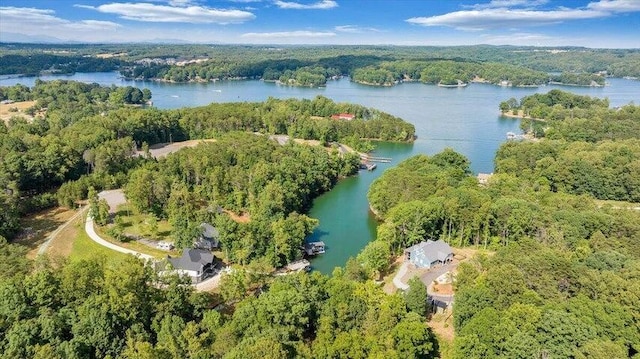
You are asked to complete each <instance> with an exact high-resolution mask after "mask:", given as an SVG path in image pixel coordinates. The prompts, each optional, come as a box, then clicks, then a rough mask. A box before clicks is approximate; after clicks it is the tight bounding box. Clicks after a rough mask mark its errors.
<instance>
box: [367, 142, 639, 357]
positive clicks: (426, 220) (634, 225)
mask: <svg viewBox="0 0 640 359" xmlns="http://www.w3.org/2000/svg"><path fill="white" fill-rule="evenodd" d="M531 148H532V147H520V148H519V149H518V153H519V156H522V157H530V156H532V154H531V153H532V152H533V151H532V150H531ZM592 156H594V155H593V154H592ZM443 159H446V160H445V161H443ZM587 176H588V174H587ZM368 197H369V200H370V202H371V205H372V208H373V209H374V210H375V211H376V213H377V214H378V216H379V217H380V218H381V219H383V222H382V223H381V224H380V225H379V227H378V234H377V239H376V240H374V241H373V242H371V243H369V244H368V245H367V246H366V247H365V248H364V249H363V251H362V252H361V253H360V254H359V255H358V257H357V258H356V262H358V263H359V264H360V266H362V267H363V268H365V269H366V270H367V273H368V274H369V275H370V276H372V277H377V276H378V275H379V274H380V273H386V272H387V271H388V270H389V266H390V264H391V262H392V258H393V257H394V256H397V255H400V254H401V253H402V251H403V250H404V248H407V247H408V246H411V245H413V244H415V243H419V242H421V241H423V240H425V239H442V240H444V241H446V242H448V243H450V244H451V245H455V246H461V247H463V246H474V247H476V248H489V249H493V250H495V251H496V254H495V255H492V256H489V257H487V256H480V257H478V258H476V259H474V260H472V261H471V262H469V263H464V264H461V265H460V267H459V274H458V276H457V278H456V282H455V287H456V299H455V303H454V309H453V313H454V315H453V317H454V325H455V330H456V338H455V340H454V348H453V357H454V358H468V357H483V358H484V357H488V358H493V357H495V358H498V357H514V358H531V357H540V356H548V357H574V358H607V357H610V356H611V355H613V356H615V357H620V358H625V357H632V356H634V355H636V354H637V353H638V351H639V350H640V347H638V344H637V343H640V332H638V330H637V328H638V327H639V324H640V315H638V310H637V308H635V304H633V303H635V301H636V299H637V298H639V295H640V292H639V291H638V288H637V286H634V285H633V284H632V282H633V281H634V280H635V279H634V278H635V276H637V275H638V273H639V272H638V270H639V269H640V255H639V253H640V246H639V245H638V244H639V243H640V242H638V238H639V236H640V226H639V225H638V223H640V215H639V214H638V213H636V211H633V210H626V209H620V208H616V207H614V206H601V205H599V204H598V203H597V202H596V201H595V200H594V198H593V197H592V196H591V195H584V194H583V195H577V194H569V193H566V192H562V191H558V192H555V191H553V190H552V188H550V186H549V185H548V184H547V183H545V182H542V181H537V180H535V179H530V178H528V177H524V176H520V175H519V171H518V170H517V169H513V168H509V169H505V170H503V171H500V172H499V173H498V174H494V175H493V176H492V177H491V178H490V179H489V182H488V183H487V184H486V185H479V184H478V181H477V180H476V178H474V177H471V176H469V175H468V161H466V159H465V158H464V157H462V156H461V155H458V154H455V153H454V152H453V151H451V150H445V151H444V152H442V153H439V154H436V155H434V156H432V157H427V156H424V155H419V156H416V157H413V158H410V159H408V160H406V161H404V162H403V163H401V164H400V165H398V167H396V168H393V169H390V170H388V171H387V172H385V173H384V174H383V175H382V176H381V177H380V178H379V179H378V180H376V181H375V182H374V183H373V184H372V186H371V189H370V192H369V196H368ZM614 283H615V284H614ZM613 287H615V288H613ZM630 328H633V329H630Z"/></svg>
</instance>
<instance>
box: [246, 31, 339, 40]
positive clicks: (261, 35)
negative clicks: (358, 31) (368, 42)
mask: <svg viewBox="0 0 640 359" xmlns="http://www.w3.org/2000/svg"><path fill="white" fill-rule="evenodd" d="M333 36H336V33H335V32H329V31H306V30H298V31H281V32H248V33H246V34H242V35H240V37H243V38H253V39H283V38H319V37H333Z"/></svg>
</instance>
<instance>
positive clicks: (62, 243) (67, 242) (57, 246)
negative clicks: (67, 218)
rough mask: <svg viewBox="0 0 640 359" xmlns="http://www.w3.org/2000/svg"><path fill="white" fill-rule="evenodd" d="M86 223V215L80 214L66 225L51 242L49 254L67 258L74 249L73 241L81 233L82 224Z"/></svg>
mask: <svg viewBox="0 0 640 359" xmlns="http://www.w3.org/2000/svg"><path fill="white" fill-rule="evenodd" d="M83 224H84V216H80V217H78V218H76V219H75V220H73V223H70V224H69V225H68V226H66V227H65V228H64V229H63V230H62V231H60V233H58V235H57V236H55V237H54V238H53V239H52V240H51V243H50V244H49V249H48V250H47V255H49V257H51V258H54V259H55V258H67V257H69V255H70V254H71V251H72V250H73V242H74V241H75V239H76V238H77V237H78V235H79V234H80V231H81V230H84V229H83V228H82V225H83Z"/></svg>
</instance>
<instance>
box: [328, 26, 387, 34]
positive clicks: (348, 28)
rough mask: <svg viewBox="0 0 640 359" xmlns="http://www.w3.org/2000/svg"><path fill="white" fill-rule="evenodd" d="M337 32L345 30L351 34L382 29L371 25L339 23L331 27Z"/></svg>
mask: <svg viewBox="0 0 640 359" xmlns="http://www.w3.org/2000/svg"><path fill="white" fill-rule="evenodd" d="M333 29H334V30H335V31H338V32H346V33H351V34H362V33H365V32H382V30H379V29H376V28H373V27H362V26H358V25H340V26H336V27H334V28H333Z"/></svg>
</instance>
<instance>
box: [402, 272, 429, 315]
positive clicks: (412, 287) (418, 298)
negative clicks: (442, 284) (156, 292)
mask: <svg viewBox="0 0 640 359" xmlns="http://www.w3.org/2000/svg"><path fill="white" fill-rule="evenodd" d="M404 299H405V300H406V301H407V307H408V308H409V310H411V311H412V312H415V313H417V314H419V315H420V316H422V317H426V316H427V311H428V309H429V303H428V302H427V286H426V285H424V283H422V281H421V280H420V278H419V277H413V278H411V279H410V280H409V289H408V290H407V292H406V293H405V295H404Z"/></svg>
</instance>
